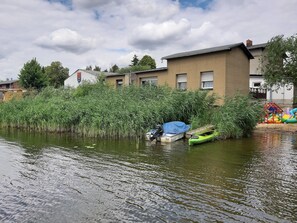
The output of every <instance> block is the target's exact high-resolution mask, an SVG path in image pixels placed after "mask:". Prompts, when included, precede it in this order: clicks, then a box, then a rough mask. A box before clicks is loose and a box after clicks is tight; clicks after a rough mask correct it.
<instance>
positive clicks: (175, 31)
mask: <svg viewBox="0 0 297 223" xmlns="http://www.w3.org/2000/svg"><path fill="white" fill-rule="evenodd" d="M190 28H191V25H190V23H189V21H188V20H187V19H181V20H180V21H179V22H178V23H176V22H174V21H167V22H163V23H161V24H155V23H147V24H145V25H143V26H139V27H137V28H136V29H135V30H134V31H133V33H132V36H131V39H130V43H131V44H132V45H134V46H136V47H139V48H140V49H149V50H152V49H156V48H157V47H158V46H162V45H165V44H170V43H171V42H172V41H178V40H180V39H182V38H183V37H185V36H186V35H187V33H188V32H189V30H190Z"/></svg>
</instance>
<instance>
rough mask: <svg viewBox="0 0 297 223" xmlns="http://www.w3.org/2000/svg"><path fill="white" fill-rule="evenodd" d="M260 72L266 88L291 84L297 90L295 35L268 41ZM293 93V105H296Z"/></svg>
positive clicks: (296, 40) (296, 47) (296, 42)
mask: <svg viewBox="0 0 297 223" xmlns="http://www.w3.org/2000/svg"><path fill="white" fill-rule="evenodd" d="M261 71H262V73H263V75H264V80H265V83H266V85H267V86H268V87H272V86H276V87H277V88H279V87H280V86H285V85H287V84H293V85H294V88H295V89H297V35H296V34H295V35H293V36H290V37H287V38H286V37H284V36H283V35H279V36H275V37H273V38H271V40H269V41H268V43H267V45H266V48H265V54H264V56H263V57H262V63H261ZM295 92H296V91H294V104H295V103H296V98H297V97H296V96H297V95H296V93H295Z"/></svg>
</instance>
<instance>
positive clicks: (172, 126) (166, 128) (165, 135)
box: [146, 121, 190, 142]
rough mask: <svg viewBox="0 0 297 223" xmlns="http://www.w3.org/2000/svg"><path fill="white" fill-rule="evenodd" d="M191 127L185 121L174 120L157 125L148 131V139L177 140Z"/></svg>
mask: <svg viewBox="0 0 297 223" xmlns="http://www.w3.org/2000/svg"><path fill="white" fill-rule="evenodd" d="M189 129H190V126H189V125H186V124H185V123H184V122H180V121H172V122H167V123H164V124H163V125H160V124H159V125H157V126H156V128H155V129H152V130H150V131H149V132H147V133H146V139H147V140H150V141H153V140H157V141H161V142H175V141H177V140H179V139H182V138H183V137H184V136H185V133H186V132H187V131H188V130H189Z"/></svg>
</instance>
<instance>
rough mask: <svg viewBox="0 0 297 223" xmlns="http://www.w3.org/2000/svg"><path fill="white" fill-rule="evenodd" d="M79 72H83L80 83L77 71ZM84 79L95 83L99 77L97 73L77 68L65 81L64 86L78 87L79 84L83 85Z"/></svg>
mask: <svg viewBox="0 0 297 223" xmlns="http://www.w3.org/2000/svg"><path fill="white" fill-rule="evenodd" d="M78 72H81V81H80V83H78V81H77V73H78ZM84 81H89V82H93V83H95V82H96V81H97V77H96V76H95V75H93V74H90V73H87V72H85V71H83V70H77V71H75V72H74V73H73V74H71V75H70V76H69V77H68V78H67V79H66V80H65V81H64V86H65V87H73V88H76V87H78V86H79V85H81V84H82V83H83V82H84Z"/></svg>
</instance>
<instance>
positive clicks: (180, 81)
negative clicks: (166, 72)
mask: <svg viewBox="0 0 297 223" xmlns="http://www.w3.org/2000/svg"><path fill="white" fill-rule="evenodd" d="M187 82H188V78H187V74H177V75H176V88H177V89H179V90H181V91H186V90H187Z"/></svg>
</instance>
